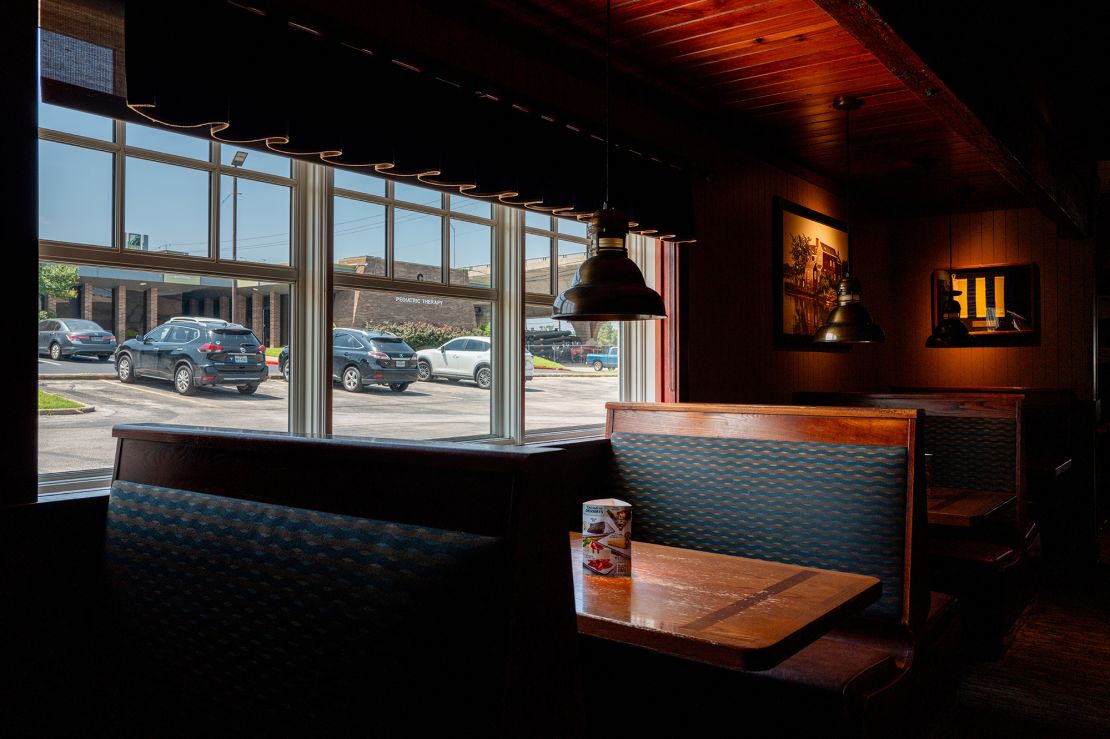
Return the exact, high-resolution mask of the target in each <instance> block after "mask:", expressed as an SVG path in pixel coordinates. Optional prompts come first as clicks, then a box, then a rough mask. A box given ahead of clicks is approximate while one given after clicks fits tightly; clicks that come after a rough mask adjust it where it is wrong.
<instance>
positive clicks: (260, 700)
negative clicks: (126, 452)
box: [105, 481, 507, 728]
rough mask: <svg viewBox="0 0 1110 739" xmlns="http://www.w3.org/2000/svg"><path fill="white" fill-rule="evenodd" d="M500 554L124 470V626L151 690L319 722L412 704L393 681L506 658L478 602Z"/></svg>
mask: <svg viewBox="0 0 1110 739" xmlns="http://www.w3.org/2000/svg"><path fill="white" fill-rule="evenodd" d="M502 551H503V549H502V546H501V542H500V540H498V539H496V538H492V537H485V536H478V535H473V534H468V533H463V532H455V531H445V530H441V529H431V528H422V527H419V526H409V525H404V524H398V523H391V522H385V521H376V520H369V519H361V518H356V517H350V516H342V515H335V514H329V513H321V512H316V511H308V510H303V509H297V508H287V507H283V506H276V505H267V504H263V503H256V502H251V501H245V500H237V499H231V498H224V497H218V496H212V495H204V494H200V493H195V492H189V491H184V490H174V489H169V488H157V487H152V486H147V485H139V484H134V483H128V482H119V481H117V482H115V483H114V484H113V486H112V493H111V500H110V503H109V511H108V525H107V538H106V551H105V562H106V578H107V580H108V583H107V584H108V586H109V591H110V593H111V597H112V604H113V613H112V614H111V615H112V621H111V623H112V624H113V625H114V626H115V627H116V628H117V629H118V636H119V638H121V639H122V640H124V641H126V642H127V646H128V647H129V650H128V651H129V652H130V653H131V655H132V657H133V658H134V659H135V661H136V663H137V664H138V665H139V666H140V667H139V670H140V672H138V673H137V679H138V680H140V681H146V684H144V685H143V686H142V687H143V688H144V689H149V690H151V691H153V692H154V693H157V694H159V695H166V694H170V695H173V696H176V698H175V699H176V700H180V701H181V702H182V703H183V704H185V705H187V704H188V701H189V699H190V697H192V698H193V699H196V700H198V701H201V702H199V703H198V704H197V705H198V706H199V705H203V706H204V710H214V706H216V705H222V710H223V712H224V713H225V714H226V715H227V716H236V715H240V714H241V715H252V716H254V717H255V720H257V717H258V716H259V715H260V713H264V714H266V715H272V716H274V717H275V721H276V722H278V723H280V722H281V721H283V720H286V719H282V718H281V716H283V715H285V713H287V714H288V716H287V717H286V718H287V720H290V721H293V720H295V721H296V722H297V724H298V726H303V725H306V724H311V725H312V726H315V727H317V728H319V727H321V726H325V725H327V722H328V720H329V719H334V718H335V717H337V716H340V715H342V714H343V713H344V712H345V711H347V710H348V709H353V708H354V707H357V706H362V709H360V710H364V709H369V708H371V707H372V706H374V705H377V706H378V708H379V709H384V708H387V707H388V706H389V705H390V703H391V702H399V703H398V705H399V704H400V703H403V702H404V701H405V700H406V696H407V693H401V692H398V693H395V694H394V693H391V691H393V690H396V691H410V690H411V686H412V685H415V684H417V681H418V680H420V679H422V678H424V677H427V676H428V672H429V670H431V669H432V667H431V666H432V665H434V666H435V669H436V670H439V671H442V670H443V669H444V667H443V663H444V661H446V662H447V664H448V665H450V664H453V660H455V659H458V660H461V661H462V662H463V663H471V664H473V667H472V668H467V669H468V670H470V669H473V670H477V671H478V672H479V673H480V672H482V669H481V665H482V664H488V665H491V666H494V667H495V668H496V669H497V670H502V669H503V662H502V661H501V660H499V659H498V658H497V649H498V647H497V645H498V644H500V643H502V642H503V640H499V639H498V632H499V630H500V629H501V624H495V623H493V619H487V621H488V623H486V624H485V633H483V631H482V629H483V624H482V620H481V619H480V618H478V617H477V616H471V615H470V614H469V612H470V611H480V609H475V608H473V606H471V605H470V603H471V601H470V600H468V599H469V598H475V599H478V600H479V601H482V600H486V601H487V602H489V599H492V601H493V602H498V597H499V596H498V595H497V594H496V589H497V586H496V585H495V583H496V582H497V579H498V577H507V575H504V574H500V575H499V574H498V573H501V572H503V565H501V564H500V562H499V555H500V553H501V552H502ZM467 645H471V646H467ZM475 645H481V646H480V647H479V646H475ZM479 657H486V658H488V659H487V661H486V662H482V663H477V662H476V660H477V659H478V658H479ZM142 666H146V667H148V668H152V671H150V672H149V673H148V674H145V675H144V674H143V673H142V672H141V669H142ZM446 669H447V671H448V672H450V671H451V669H452V668H450V667H447V668H446ZM460 671H461V673H465V670H462V668H460ZM436 677H437V679H438V675H437V676H436ZM455 677H457V678H459V679H463V680H465V679H467V678H466V675H465V674H460V675H456V676H455ZM495 677H496V673H494V674H490V675H486V676H485V678H484V679H491V680H492V679H495ZM158 681H164V684H151V683H152V682H158ZM383 686H384V687H383ZM465 692H466V691H465V690H462V689H460V694H462V693H465ZM476 697H477V696H476V695H471V696H470V698H471V699H474V698H476ZM255 728H257V727H255ZM286 728H289V727H286Z"/></svg>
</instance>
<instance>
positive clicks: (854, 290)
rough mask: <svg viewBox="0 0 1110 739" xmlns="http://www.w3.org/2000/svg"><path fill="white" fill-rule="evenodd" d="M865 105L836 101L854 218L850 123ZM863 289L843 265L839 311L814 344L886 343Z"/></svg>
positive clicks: (853, 100) (838, 291) (847, 198)
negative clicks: (841, 121) (841, 114)
mask: <svg viewBox="0 0 1110 739" xmlns="http://www.w3.org/2000/svg"><path fill="white" fill-rule="evenodd" d="M861 105H863V101H862V100H860V99H859V98H854V97H848V96H843V95H842V96H840V97H838V98H836V99H835V100H833V108H835V109H836V110H843V111H844V158H845V166H844V171H845V178H844V179H845V183H846V184H845V203H846V204H845V211H847V212H848V214H849V216H850V215H851V205H852V198H851V184H852V182H851V181H852V148H851V127H850V123H849V119H850V115H851V112H852V111H853V110H855V109H856V108H858V107H860V106H861ZM848 223H849V225H848V247H849V249H848V253H849V254H851V251H852V250H851V245H852V227H851V220H849V222H848ZM861 293H862V286H861V285H860V281H859V280H858V279H856V278H855V277H853V276H852V267H851V260H850V259H849V261H848V262H846V263H845V265H844V277H842V278H841V280H840V284H838V285H837V286H836V307H835V308H833V309H832V310H831V311H830V312H829V317H828V318H827V319H826V320H825V325H823V326H821V328H819V329H817V333H815V334H814V335H813V341H814V343H817V344H874V343H878V342H880V341H883V340H884V339H886V335H885V334H883V330H882V329H881V328H879V327H878V326H877V325H876V324H874V323H872V321H871V314H870V313H868V312H867V309H866V308H864V307H863V303H862V302H860V294H861Z"/></svg>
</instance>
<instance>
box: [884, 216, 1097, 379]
mask: <svg viewBox="0 0 1110 739" xmlns="http://www.w3.org/2000/svg"><path fill="white" fill-rule="evenodd" d="M952 224H953V263H954V264H955V265H956V266H957V267H958V266H961V265H963V266H969V265H977V264H1002V263H1028V262H1033V263H1035V264H1036V265H1037V267H1038V269H1039V271H1040V284H1041V343H1040V345H1039V346H1029V347H999V348H971V349H926V348H925V343H924V342H925V337H926V336H928V335H929V331H930V330H931V326H930V325H929V323H930V320H931V317H930V310H931V308H930V298H929V289H930V287H929V277H930V275H931V273H932V271H933V270H934V269H936V268H938V267H945V266H947V264H948V217H947V216H939V217H932V218H915V219H908V220H904V221H896V222H894V223H892V224H891V233H892V235H893V236H894V238H895V239H896V241H895V242H893V243H892V244H891V249H892V251H893V253H894V258H893V259H892V266H893V268H894V271H893V272H892V274H891V277H892V281H893V282H892V292H891V295H892V297H893V303H892V308H893V311H892V312H893V313H894V314H896V315H898V316H899V317H900V318H899V325H898V327H897V330H892V329H893V328H894V327H893V326H892V327H891V328H888V329H887V336H888V343H890V345H891V347H892V348H893V349H894V356H895V357H897V361H894V362H893V363H892V365H891V374H890V376H889V383H888V384H891V385H990V386H1037V387H1067V388H1072V389H1074V390H1075V392H1076V395H1077V396H1078V397H1079V398H1080V399H1084V400H1090V399H1091V398H1092V395H1093V390H1094V380H1093V360H1092V341H1093V337H1092V332H1093V320H1094V319H1093V311H1094V289H1095V262H1094V243H1093V242H1092V241H1090V240H1072V239H1062V238H1060V237H1058V236H1057V234H1056V226H1055V225H1054V224H1053V223H1052V222H1050V221H1049V220H1048V219H1047V218H1045V217H1044V216H1043V215H1041V213H1040V212H1039V211H1037V210H1034V209H1032V208H1027V209H1021V210H999V211H986V212H981V213H961V214H957V215H955V216H954V217H953V221H952Z"/></svg>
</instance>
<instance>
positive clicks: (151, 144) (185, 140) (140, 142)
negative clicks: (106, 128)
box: [124, 123, 209, 161]
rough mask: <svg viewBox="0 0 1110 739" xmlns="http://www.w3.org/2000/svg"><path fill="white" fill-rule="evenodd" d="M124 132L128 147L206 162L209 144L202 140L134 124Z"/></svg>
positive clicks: (129, 124) (129, 125)
mask: <svg viewBox="0 0 1110 739" xmlns="http://www.w3.org/2000/svg"><path fill="white" fill-rule="evenodd" d="M124 130H125V134H124V135H125V136H126V137H127V138H126V142H127V145H128V146H133V147H136V148H139V149H150V150H151V151H159V152H162V153H165V154H174V155H176V156H179V157H188V158H190V159H201V160H203V161H208V146H209V144H208V142H207V141H206V140H204V139H202V138H198V137H196V136H185V135H184V134H180V133H173V132H172V131H166V130H165V129H161V128H151V127H150V126H139V125H137V124H134V123H128V124H127V126H126V128H125V129H124Z"/></svg>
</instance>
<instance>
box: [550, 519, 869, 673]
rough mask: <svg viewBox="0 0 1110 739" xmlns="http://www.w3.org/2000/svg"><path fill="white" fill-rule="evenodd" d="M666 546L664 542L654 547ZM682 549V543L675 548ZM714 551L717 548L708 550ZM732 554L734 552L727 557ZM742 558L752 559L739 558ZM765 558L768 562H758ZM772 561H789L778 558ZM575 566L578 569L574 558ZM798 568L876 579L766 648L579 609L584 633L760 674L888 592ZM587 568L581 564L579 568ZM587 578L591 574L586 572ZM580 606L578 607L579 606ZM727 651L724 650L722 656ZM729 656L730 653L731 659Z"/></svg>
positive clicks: (580, 629)
mask: <svg viewBox="0 0 1110 739" xmlns="http://www.w3.org/2000/svg"><path fill="white" fill-rule="evenodd" d="M570 535H571V536H570V541H571V544H572V545H573V544H574V543H575V542H576V541H578V540H580V539H581V534H579V533H577V532H573V531H572V532H570ZM653 546H662V545H653ZM670 548H677V547H670ZM702 553H703V554H711V552H702ZM723 556H730V555H723ZM737 559H750V558H748V557H737ZM757 561H762V560H757ZM772 564H784V563H781V562H773V563H772ZM571 566H572V567H574V563H573V560H572V562H571ZM785 566H789V567H797V568H798V569H801V570H815V571H818V572H836V573H837V574H843V575H854V576H855V577H858V578H862V579H865V580H870V581H871V582H870V584H868V586H867V587H866V588H865V589H863V590H861V591H860V592H859V593H857V594H856V595H854V596H852V597H851V598H850V599H848V600H846V601H844V602H843V603H841V604H840V605H838V606H836V607H834V608H831V609H829V610H828V611H826V612H825V613H823V614H821V615H820V616H818V617H817V618H816V619H814V620H813V621H812V622H810V623H809V624H807V625H806V626H803V627H802V628H800V629H798V630H797V631H795V632H794V633H792V634H787V635H786V636H784V637H782V638H781V639H779V640H778V641H776V642H773V643H771V644H767V645H766V646H762V647H751V648H739V647H733V646H731V645H729V644H723V643H721V642H717V641H714V640H713V639H711V638H707V637H703V636H699V635H698V634H695V633H693V632H687V633H681V634H677V633H673V632H667V631H661V630H658V629H648V628H644V627H639V626H633V625H631V624H628V623H625V622H622V621H616V620H613V619H607V618H603V617H601V616H594V615H590V614H588V613H577V612H576V613H575V616H576V620H577V624H578V633H579V634H582V635H586V636H592V637H595V638H599V639H607V640H609V641H615V642H619V643H621V644H627V645H631V646H636V647H640V648H643V649H647V650H649V651H653V652H658V653H660V654H667V655H670V656H672V657H678V658H682V659H689V660H693V661H696V662H702V663H704V664H708V665H714V666H716V667H723V668H726V669H730V670H737V671H744V672H759V671H764V670H769V669H772V668H773V667H776V666H777V665H779V664H781V663H782V662H784V661H785V660H787V659H789V658H790V657H792V656H794V655H795V654H797V653H798V652H800V651H801V650H802V649H804V648H805V647H807V646H809V645H810V644H812V643H813V642H815V641H817V640H818V639H819V638H821V637H822V636H823V635H824V634H826V633H828V631H829V630H830V629H831V628H832V626H833V625H834V623H835V622H836V621H838V620H839V619H840V618H842V617H843V616H845V615H847V614H848V613H853V612H860V611H863V609H865V608H866V607H867V606H869V605H871V604H872V603H874V602H875V601H877V600H878V599H879V597H880V596H881V595H882V590H883V588H882V581H880V580H879V579H878V578H876V577H872V576H870V575H861V574H859V573H853V572H839V571H837V570H822V569H821V568H818V567H802V566H800V565H785ZM578 569H581V568H578ZM583 576H585V573H583ZM576 610H577V609H576ZM722 653H723V654H722ZM724 657H728V658H727V659H726V658H724Z"/></svg>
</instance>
